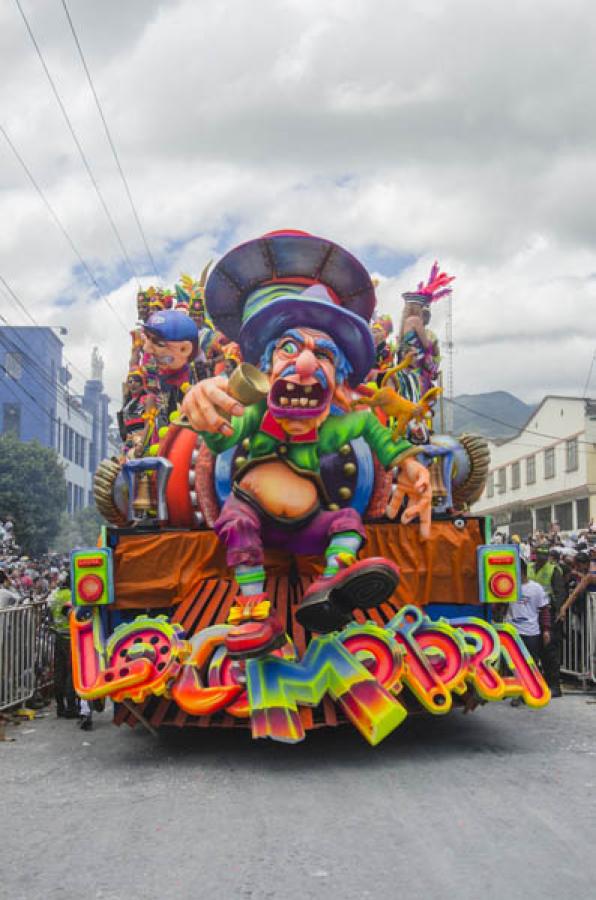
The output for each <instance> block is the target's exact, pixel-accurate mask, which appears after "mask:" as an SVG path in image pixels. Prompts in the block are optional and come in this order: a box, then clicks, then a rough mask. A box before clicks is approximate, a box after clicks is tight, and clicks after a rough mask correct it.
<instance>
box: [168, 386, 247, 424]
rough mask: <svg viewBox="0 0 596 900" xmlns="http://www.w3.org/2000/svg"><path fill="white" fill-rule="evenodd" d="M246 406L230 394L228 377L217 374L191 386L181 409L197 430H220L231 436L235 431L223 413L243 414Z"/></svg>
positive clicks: (230, 414) (231, 414)
mask: <svg viewBox="0 0 596 900" xmlns="http://www.w3.org/2000/svg"><path fill="white" fill-rule="evenodd" d="M245 408H246V407H244V406H243V405H242V404H241V403H238V401H237V400H236V399H234V397H232V396H231V395H230V393H229V390H228V379H227V378H224V376H223V375H217V376H216V377H215V378H205V379H204V381H200V382H199V383H198V384H195V385H194V386H193V387H191V389H190V390H189V391H188V392H187V394H186V395H185V397H184V400H183V401H182V407H181V410H182V413H183V415H185V416H186V417H187V418H188V421H189V423H190V424H191V426H192V427H193V428H194V429H195V431H207V432H209V433H210V434H217V433H218V432H220V433H221V434H224V435H226V437H229V436H230V435H231V434H233V433H234V431H233V428H232V427H231V425H230V423H229V422H228V421H227V420H226V419H225V418H224V416H223V415H222V413H225V414H226V415H229V416H242V415H243V414H244V410H245Z"/></svg>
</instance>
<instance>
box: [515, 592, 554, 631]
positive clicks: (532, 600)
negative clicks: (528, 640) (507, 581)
mask: <svg viewBox="0 0 596 900" xmlns="http://www.w3.org/2000/svg"><path fill="white" fill-rule="evenodd" d="M543 606H548V597H547V596H546V594H545V592H544V589H543V588H542V586H541V585H539V584H538V582H537V581H527V582H526V583H525V584H522V586H521V597H520V599H519V600H518V601H517V603H511V604H510V606H509V609H508V610H507V620H508V621H509V622H511V624H512V625H515V627H516V628H517V630H518V631H519V633H520V634H525V636H526V637H533V636H534V635H537V634H540V624H539V622H538V610H539V609H542V607H543Z"/></svg>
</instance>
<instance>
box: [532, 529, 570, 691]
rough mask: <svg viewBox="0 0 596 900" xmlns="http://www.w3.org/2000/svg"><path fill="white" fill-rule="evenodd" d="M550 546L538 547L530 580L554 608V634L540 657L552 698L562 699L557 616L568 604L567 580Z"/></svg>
mask: <svg viewBox="0 0 596 900" xmlns="http://www.w3.org/2000/svg"><path fill="white" fill-rule="evenodd" d="M549 552H550V547H549V546H548V544H540V545H539V546H538V547H536V562H534V563H531V564H530V565H529V566H528V578H529V579H531V580H532V581H537V582H538V584H539V585H540V586H541V587H542V588H543V589H544V591H545V593H546V595H547V597H548V599H549V602H550V607H551V621H552V623H553V625H552V631H551V638H550V641H549V643H548V644H546V645H544V644H543V646H542V652H541V655H540V658H541V661H542V667H543V669H544V676H545V678H546V681H547V683H548V686H549V687H550V690H551V696H552V697H560V696H561V644H562V641H563V629H562V625H561V623H560V622H557V615H558V612H559V609H560V608H561V605H562V604H563V603H564V601H565V597H566V593H567V592H566V590H565V579H564V577H563V573H562V571H561V569H560V567H559V566H558V564H557V563H555V562H554V561H552V560H550V559H549Z"/></svg>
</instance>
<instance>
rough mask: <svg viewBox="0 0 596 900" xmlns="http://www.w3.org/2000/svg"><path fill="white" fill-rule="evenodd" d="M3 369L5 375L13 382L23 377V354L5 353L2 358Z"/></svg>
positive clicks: (15, 352)
mask: <svg viewBox="0 0 596 900" xmlns="http://www.w3.org/2000/svg"><path fill="white" fill-rule="evenodd" d="M4 368H5V369H6V374H7V375H9V376H10V377H11V378H12V380H13V381H18V380H19V379H20V378H21V376H22V375H23V354H22V353H19V352H18V350H9V351H7V353H6V354H5V356H4Z"/></svg>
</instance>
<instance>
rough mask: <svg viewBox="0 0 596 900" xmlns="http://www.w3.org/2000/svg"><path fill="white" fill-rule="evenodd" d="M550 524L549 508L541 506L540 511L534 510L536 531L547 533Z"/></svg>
mask: <svg viewBox="0 0 596 900" xmlns="http://www.w3.org/2000/svg"><path fill="white" fill-rule="evenodd" d="M550 523H551V508H550V506H542V507H541V508H540V509H537V510H536V530H537V531H548V530H549V528H550Z"/></svg>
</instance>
